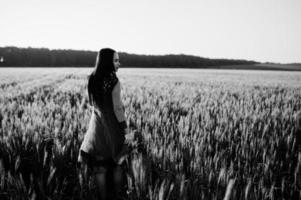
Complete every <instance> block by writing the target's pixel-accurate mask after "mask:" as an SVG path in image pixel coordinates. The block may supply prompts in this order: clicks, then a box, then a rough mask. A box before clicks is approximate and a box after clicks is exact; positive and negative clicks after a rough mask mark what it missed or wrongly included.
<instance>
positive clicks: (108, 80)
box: [79, 48, 127, 199]
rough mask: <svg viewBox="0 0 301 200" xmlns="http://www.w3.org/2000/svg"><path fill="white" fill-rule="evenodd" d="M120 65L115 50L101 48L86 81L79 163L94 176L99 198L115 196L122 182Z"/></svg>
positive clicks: (123, 133)
mask: <svg viewBox="0 0 301 200" xmlns="http://www.w3.org/2000/svg"><path fill="white" fill-rule="evenodd" d="M119 67H120V63H119V56H118V53H117V52H116V51H114V50H112V49H109V48H106V49H101V50H100V51H99V52H98V55H97V58H96V64H95V69H94V71H93V72H92V74H91V75H90V76H89V80H88V96H89V103H90V105H91V106H92V109H93V110H92V116H91V119H90V123H89V128H88V130H87V132H86V134H85V137H84V140H83V142H82V145H81V147H80V152H79V162H82V163H86V164H87V165H88V167H89V168H90V169H91V170H92V173H93V174H94V175H95V178H96V182H97V185H98V188H99V194H100V197H101V199H116V198H117V195H118V193H119V192H120V190H121V185H122V176H123V172H122V168H121V166H120V164H121V163H120V162H121V161H120V160H121V155H122V148H123V145H124V141H125V134H126V133H127V124H126V120H125V115H124V107H123V103H122V101H121V95H120V92H121V86H120V82H119V80H118V78H117V76H116V72H117V70H118V68H119Z"/></svg>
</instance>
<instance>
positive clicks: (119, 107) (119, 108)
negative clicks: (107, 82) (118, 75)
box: [112, 81, 127, 130]
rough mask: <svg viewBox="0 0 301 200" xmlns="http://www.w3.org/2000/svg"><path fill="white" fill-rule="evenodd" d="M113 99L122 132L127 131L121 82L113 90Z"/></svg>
mask: <svg viewBox="0 0 301 200" xmlns="http://www.w3.org/2000/svg"><path fill="white" fill-rule="evenodd" d="M112 99H113V108H114V113H115V116H116V118H117V120H118V122H119V127H120V129H121V130H125V129H126V128H127V125H126V118H125V115H124V106H123V103H122V100H121V86H120V82H119V81H118V82H117V83H116V85H115V87H114V88H113V91H112Z"/></svg>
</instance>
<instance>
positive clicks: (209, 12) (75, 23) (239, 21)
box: [0, 0, 301, 63]
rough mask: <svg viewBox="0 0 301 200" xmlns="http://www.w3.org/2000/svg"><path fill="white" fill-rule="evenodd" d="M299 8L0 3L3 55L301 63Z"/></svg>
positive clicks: (219, 0)
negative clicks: (13, 51) (11, 49)
mask: <svg viewBox="0 0 301 200" xmlns="http://www.w3.org/2000/svg"><path fill="white" fill-rule="evenodd" d="M300 19H301V0H109V1H108V0H0V47H3V46H17V47H45V48H49V49H76V50H92V51H97V50H99V49H101V48H104V47H110V48H113V49H115V50H116V51H119V52H127V53H135V54H147V55H164V54H187V55H195V56H201V57H206V58H228V59H246V60H255V61H259V62H276V63H295V62H299V63H301V21H300Z"/></svg>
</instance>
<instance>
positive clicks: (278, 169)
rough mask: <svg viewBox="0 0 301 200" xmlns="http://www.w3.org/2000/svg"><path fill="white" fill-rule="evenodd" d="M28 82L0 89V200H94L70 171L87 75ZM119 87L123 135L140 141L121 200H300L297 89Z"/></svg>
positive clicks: (85, 180)
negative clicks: (125, 128) (124, 118)
mask: <svg viewBox="0 0 301 200" xmlns="http://www.w3.org/2000/svg"><path fill="white" fill-rule="evenodd" d="M0 76H1V75H0ZM12 76H13V75H12ZM30 76H31V75H30ZM30 76H29V75H28V76H27V77H22V78H20V80H15V82H14V84H8V82H4V83H2V82H1V86H3V87H0V90H1V92H2V94H3V95H2V96H0V100H1V101H0V199H96V198H97V196H96V187H95V183H94V181H93V178H92V177H90V176H86V174H85V173H84V169H82V168H81V166H79V165H78V164H77V156H78V149H79V147H80V144H81V142H82V140H83V136H84V133H85V132H86V130H87V126H88V122H89V118H90V115H91V108H90V107H89V106H88V102H87V94H86V86H85V84H86V82H85V81H86V80H85V77H86V76H85V75H84V74H80V73H78V74H77V73H73V74H59V73H58V74H55V75H53V74H52V75H51V76H49V75H48V76H47V74H46V75H45V76H44V78H42V80H40V81H34V79H31V78H30ZM191 76H193V75H191ZM228 76H229V75H227V78H229V77H228ZM35 77H37V76H35ZM297 78H298V77H297ZM7 80H8V79H7ZM43 80H44V81H43ZM121 80H122V83H123V91H122V92H123V93H122V96H123V101H124V104H125V108H126V116H127V121H128V124H129V127H130V132H131V133H133V132H135V133H136V134H138V135H140V136H141V137H138V138H134V139H133V140H131V141H130V146H132V147H133V148H134V150H133V151H132V152H131V153H130V155H129V157H128V159H127V170H126V171H127V178H126V180H127V185H128V188H127V193H126V195H125V197H124V198H125V199H160V200H163V199H301V192H300V191H301V190H300V189H301V188H300V186H301V185H300V184H301V180H300V177H301V176H300V174H301V171H300V170H301V169H300V168H301V167H300V166H301V152H300V150H299V149H298V148H299V145H300V144H298V143H297V140H296V120H295V115H296V113H297V112H298V111H299V110H300V109H301V88H300V87H299V86H297V87H296V86H295V85H294V86H289V85H278V86H274V85H273V84H263V85H260V86H259V84H254V83H251V81H250V82H247V83H246V84H236V83H233V82H231V81H223V80H219V81H214V79H212V80H211V81H208V80H206V81H204V80H198V79H197V77H194V79H192V80H191V79H190V81H185V80H179V79H177V78H173V77H168V78H164V76H163V77H161V76H153V77H148V78H147V79H144V76H141V75H139V76H134V75H129V76H121ZM279 81H280V82H281V80H279ZM3 84H5V85H3Z"/></svg>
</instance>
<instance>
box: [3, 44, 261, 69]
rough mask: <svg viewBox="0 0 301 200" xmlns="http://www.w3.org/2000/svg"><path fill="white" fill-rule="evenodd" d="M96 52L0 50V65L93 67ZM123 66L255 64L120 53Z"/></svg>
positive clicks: (239, 61) (182, 66)
mask: <svg viewBox="0 0 301 200" xmlns="http://www.w3.org/2000/svg"><path fill="white" fill-rule="evenodd" d="M96 55H97V52H95V51H78V50H49V49H47V48H18V47H0V66H7V67H10V66H12V67H17V66H20V67H27V66H28V67H92V66H94V63H95V58H96ZM119 56H120V60H121V64H122V67H156V68H160V67H162V68H177V67H179V68H207V67H211V66H225V65H244V64H256V62H254V61H246V60H230V59H208V58H202V57H197V56H188V55H183V54H181V55H164V56H155V55H137V54H128V53H122V52H120V53H119Z"/></svg>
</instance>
